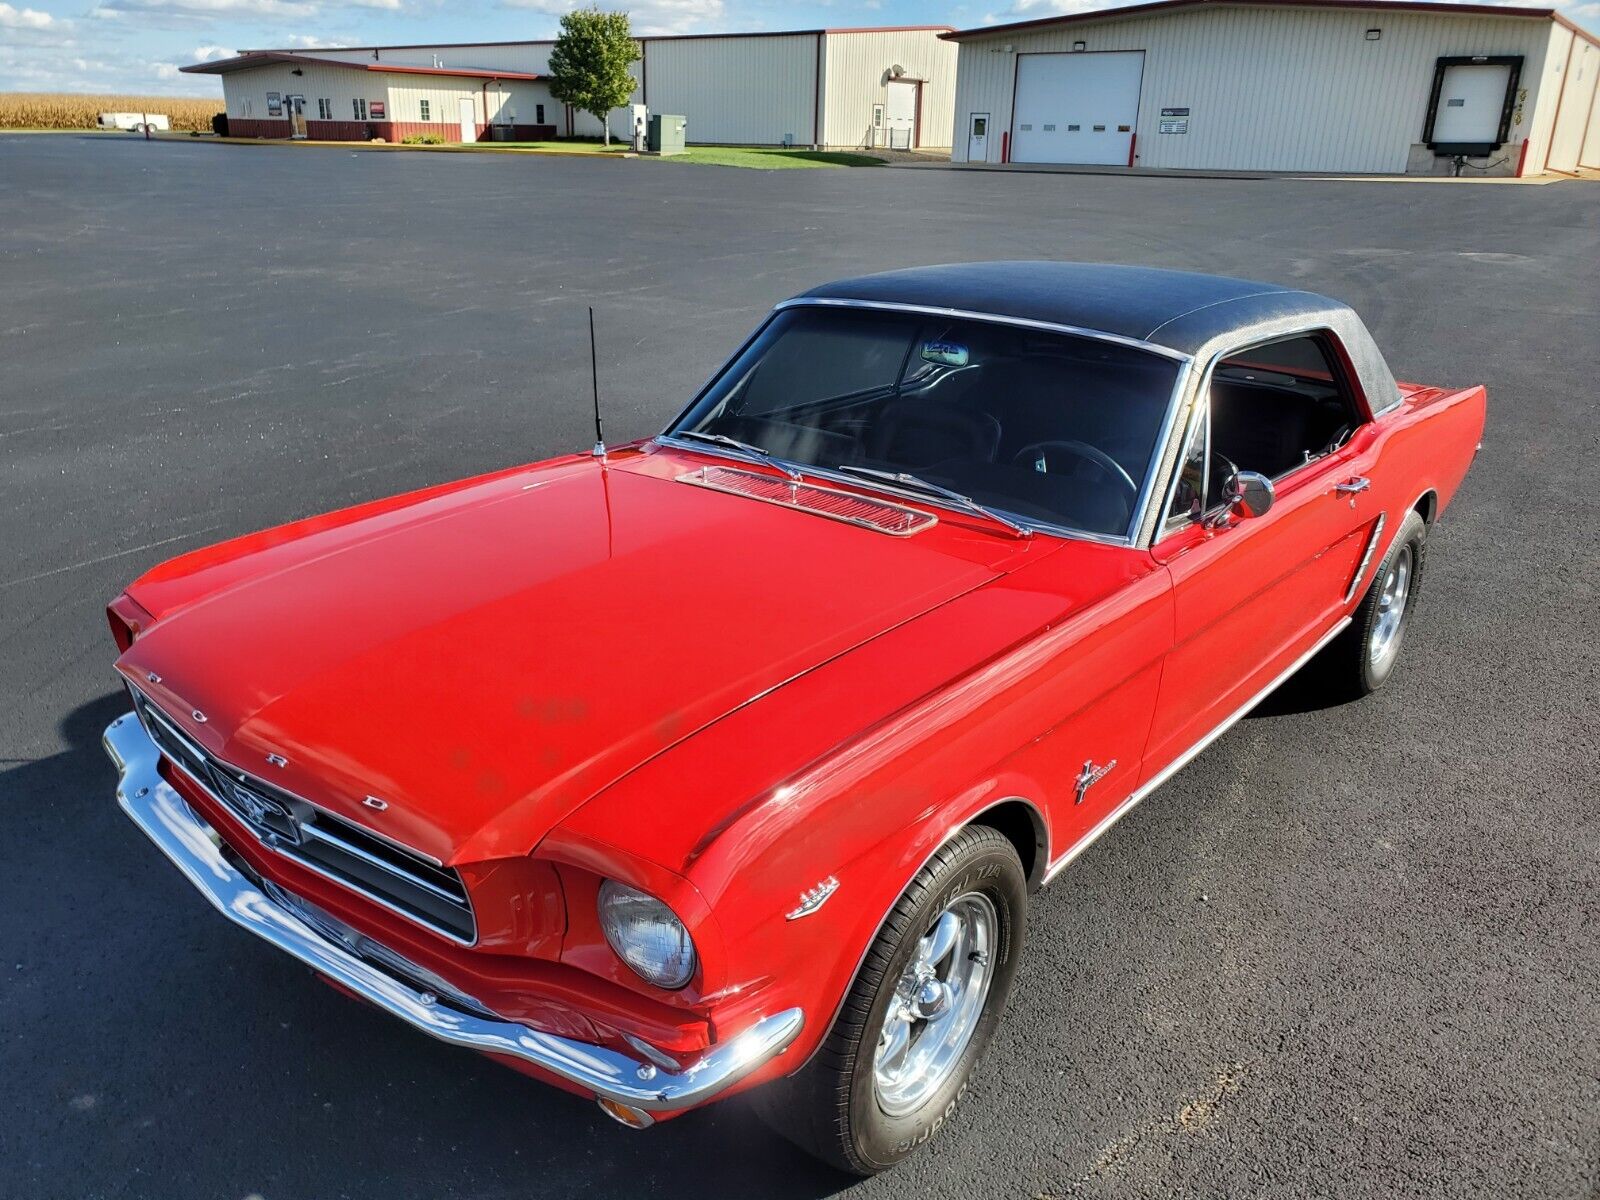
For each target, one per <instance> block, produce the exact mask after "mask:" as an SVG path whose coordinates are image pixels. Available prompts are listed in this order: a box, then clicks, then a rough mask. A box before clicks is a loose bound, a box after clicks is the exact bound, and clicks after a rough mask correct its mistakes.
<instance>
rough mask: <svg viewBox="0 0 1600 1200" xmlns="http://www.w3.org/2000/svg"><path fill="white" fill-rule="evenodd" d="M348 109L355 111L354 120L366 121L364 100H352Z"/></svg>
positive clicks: (365, 103)
mask: <svg viewBox="0 0 1600 1200" xmlns="http://www.w3.org/2000/svg"><path fill="white" fill-rule="evenodd" d="M350 107H351V108H352V109H354V110H355V114H356V120H358V121H365V120H366V119H367V102H366V101H365V100H352V101H350Z"/></svg>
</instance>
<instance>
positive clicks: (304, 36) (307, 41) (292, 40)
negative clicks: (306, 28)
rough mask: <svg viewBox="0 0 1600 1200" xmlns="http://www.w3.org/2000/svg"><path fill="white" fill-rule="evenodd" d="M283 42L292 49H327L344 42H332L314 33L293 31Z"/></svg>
mask: <svg viewBox="0 0 1600 1200" xmlns="http://www.w3.org/2000/svg"><path fill="white" fill-rule="evenodd" d="M283 44H284V45H285V46H287V47H289V48H290V49H291V50H327V49H330V48H332V47H334V46H338V45H341V44H342V43H340V42H330V41H328V40H327V39H326V38H320V37H318V36H317V35H316V34H314V33H291V34H290V35H289V36H288V37H286V38H284V39H283Z"/></svg>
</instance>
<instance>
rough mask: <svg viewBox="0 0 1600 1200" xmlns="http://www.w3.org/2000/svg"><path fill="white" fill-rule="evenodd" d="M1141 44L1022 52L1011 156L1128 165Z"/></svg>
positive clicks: (1136, 108) (1016, 159) (1140, 69)
mask: <svg viewBox="0 0 1600 1200" xmlns="http://www.w3.org/2000/svg"><path fill="white" fill-rule="evenodd" d="M1143 74H1144V52H1143V51H1142V50H1131V51H1118V52H1115V53H1099V54H1096V53H1076V54H1019V55H1017V96H1016V105H1015V110H1014V112H1013V113H1012V118H1011V161H1012V162H1019V163H1029V162H1032V163H1107V164H1115V165H1117V166H1124V167H1125V166H1127V165H1128V156H1129V154H1130V153H1131V152H1132V150H1133V127H1134V123H1135V121H1137V120H1138V117H1139V80H1140V77H1141V76H1142V75H1143Z"/></svg>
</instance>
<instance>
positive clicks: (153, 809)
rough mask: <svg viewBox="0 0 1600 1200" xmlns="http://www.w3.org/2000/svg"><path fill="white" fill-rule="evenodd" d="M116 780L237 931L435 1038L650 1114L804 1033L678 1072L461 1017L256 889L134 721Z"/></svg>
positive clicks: (728, 1082)
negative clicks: (160, 765) (164, 771)
mask: <svg viewBox="0 0 1600 1200" xmlns="http://www.w3.org/2000/svg"><path fill="white" fill-rule="evenodd" d="M104 744H105V749H106V753H107V754H109V755H110V756H111V761H112V762H113V763H115V764H116V767H117V771H118V774H119V775H120V777H121V778H120V779H119V781H118V784H117V802H118V803H119V804H120V805H121V806H122V809H123V811H124V812H126V813H127V814H128V816H129V817H130V818H131V819H132V820H133V822H134V824H135V825H137V826H138V827H139V828H140V830H142V831H143V832H144V834H145V835H146V836H147V837H149V838H150V840H151V841H153V842H154V843H155V844H156V847H157V848H158V849H159V850H160V851H161V852H162V853H163V854H165V855H166V856H167V857H168V858H169V859H171V860H172V862H173V864H174V865H175V866H176V867H177V868H178V870H179V871H181V872H182V873H183V875H184V877H185V878H186V879H188V881H189V882H190V883H191V884H193V885H194V887H195V889H196V890H197V891H199V892H200V894H201V895H202V896H204V897H205V898H206V900H207V901H208V902H209V903H210V904H211V905H212V907H214V908H216V909H217V911H218V912H220V913H222V915H223V916H225V917H227V918H228V919H229V920H230V921H232V922H233V923H234V924H236V925H240V926H242V927H243V928H245V929H247V930H249V931H250V932H251V933H253V934H255V935H256V936H257V937H260V938H262V939H263V940H265V941H267V942H270V943H271V944H272V945H274V946H276V947H277V948H278V949H280V950H282V951H284V952H285V953H286V954H288V955H290V956H291V957H293V958H297V959H299V960H300V961H301V962H303V963H305V964H306V965H307V966H308V967H310V968H311V969H312V970H314V971H317V972H318V973H320V974H322V975H325V976H327V977H328V978H329V979H331V980H333V981H334V982H335V983H338V984H340V985H341V986H343V987H345V988H348V989H349V990H350V991H352V992H354V993H355V994H356V995H358V996H360V997H361V998H362V999H364V1000H366V1001H368V1002H370V1003H371V1004H373V1005H375V1006H376V1007H378V1008H381V1009H383V1010H384V1011H385V1012H387V1013H390V1014H392V1015H393V1016H396V1017H399V1018H400V1019H401V1020H402V1021H404V1022H406V1023H407V1024H408V1025H411V1026H412V1027H414V1028H416V1029H419V1030H421V1031H422V1032H423V1033H426V1034H428V1035H429V1036H431V1037H435V1038H438V1039H439V1040H440V1041H443V1042H449V1043H451V1044H452V1045H457V1046H465V1047H467V1048H468V1049H472V1050H478V1051H482V1052H484V1053H491V1054H505V1055H510V1056H511V1057H512V1058H517V1059H521V1060H522V1061H523V1062H527V1063H531V1064H532V1065H534V1066H536V1067H538V1068H540V1069H541V1070H544V1071H548V1072H550V1073H551V1074H553V1075H556V1076H559V1077H560V1078H562V1079H565V1080H567V1081H568V1082H569V1083H573V1084H576V1085H577V1086H578V1087H580V1088H583V1089H585V1090H587V1091H590V1092H593V1093H594V1094H595V1096H597V1097H599V1098H601V1099H606V1100H612V1101H615V1102H616V1103H618V1104H626V1105H630V1106H632V1107H634V1108H638V1109H643V1110H644V1111H646V1112H671V1111H674V1110H677V1109H683V1108H690V1107H693V1106H695V1105H698V1104H702V1103H704V1102H705V1101H707V1100H709V1099H710V1098H711V1097H712V1096H715V1095H716V1094H717V1093H718V1092H721V1091H723V1090H724V1089H726V1088H728V1087H730V1086H732V1085H733V1084H734V1083H736V1082H738V1081H739V1080H740V1079H742V1078H744V1077H745V1076H746V1075H748V1074H750V1072H752V1071H754V1070H756V1069H757V1068H758V1067H760V1066H762V1065H763V1064H765V1063H767V1062H768V1061H770V1060H771V1059H772V1058H774V1057H775V1056H777V1055H778V1054H781V1053H782V1052H783V1051H784V1050H785V1049H787V1048H788V1046H789V1045H790V1044H791V1043H792V1042H793V1041H794V1039H795V1038H796V1037H797V1036H799V1033H800V1030H801V1028H802V1027H803V1025H804V1024H805V1020H804V1014H803V1013H802V1012H801V1010H800V1009H798V1008H790V1009H786V1010H784V1011H783V1012H778V1013H773V1014H772V1015H771V1016H767V1017H763V1018H761V1019H760V1020H758V1021H757V1022H755V1024H753V1025H751V1026H750V1027H749V1028H748V1029H746V1030H744V1032H742V1033H740V1034H738V1035H737V1036H735V1037H733V1038H731V1039H729V1040H728V1041H725V1042H722V1043H720V1044H719V1045H717V1046H715V1047H713V1048H712V1049H711V1050H709V1051H708V1052H707V1053H706V1054H705V1055H703V1056H702V1057H701V1058H700V1059H699V1060H697V1061H696V1062H695V1063H693V1064H692V1065H690V1066H688V1067H686V1068H684V1069H683V1070H681V1071H676V1072H668V1071H663V1070H661V1069H660V1068H659V1067H658V1066H657V1065H656V1064H655V1063H654V1062H648V1061H641V1060H640V1059H636V1058H631V1057H629V1056H627V1055H625V1054H619V1053H618V1052H616V1051H614V1050H611V1049H608V1048H607V1047H604V1046H598V1045H594V1044H592V1043H588V1042H579V1041H574V1040H573V1039H571V1038H564V1037H557V1036H556V1035H554V1034H549V1033H542V1032H540V1031H539V1030H536V1029H531V1028H529V1027H528V1026H526V1025H520V1024H517V1023H516V1022H514V1021H505V1020H499V1019H493V1020H491V1019H488V1018H485V1017H481V1016H477V1015H474V1014H472V1013H468V1012H464V1011H462V1010H461V1009H458V1008H454V1007H452V1006H450V1005H449V1004H447V1003H445V1002H443V1001H441V1000H440V999H439V997H438V996H436V995H434V994H433V993H431V992H425V991H420V990H418V989H416V988H414V987H412V986H410V985H409V984H407V983H404V982H402V981H400V980H399V979H396V978H395V977H394V976H392V975H390V974H388V973H387V972H385V971H383V970H381V969H380V968H378V967H377V966H375V965H374V964H372V963H370V962H367V961H366V960H364V959H362V958H359V957H357V956H356V955H354V954H352V953H351V952H350V951H348V950H346V949H345V948H344V947H342V946H340V945H338V944H336V943H334V942H333V941H331V940H329V939H328V938H326V937H324V936H323V935H322V934H321V933H319V932H318V931H317V930H316V929H314V928H312V927H311V926H310V925H309V924H308V923H307V922H306V921H304V920H303V919H301V917H299V916H298V915H297V914H295V913H294V912H293V911H291V910H290V909H289V908H287V907H285V906H283V905H282V904H279V903H278V902H277V901H275V900H274V899H272V898H271V897H270V896H269V895H267V894H266V892H265V891H263V890H262V889H261V888H258V887H256V885H255V884H254V883H252V882H251V881H250V879H249V878H248V877H247V876H246V875H245V874H244V873H243V872H241V871H239V870H238V869H237V868H235V867H234V866H233V865H232V864H231V863H230V862H229V861H228V860H227V858H226V857H225V856H224V855H223V853H222V851H221V849H220V848H219V847H218V846H217V844H216V843H215V842H214V841H213V840H212V837H213V835H212V831H211V828H210V826H208V825H207V824H206V823H205V822H204V821H203V820H201V819H200V817H199V816H197V815H196V814H195V812H194V810H193V809H191V808H190V807H189V806H188V804H186V803H185V802H184V800H183V797H182V796H180V795H179V794H178V793H177V792H176V791H174V790H173V788H172V787H171V786H170V785H169V784H168V783H166V781H165V780H163V779H162V778H161V776H160V775H159V774H157V772H156V763H157V761H158V759H159V758H160V751H159V750H158V749H157V747H156V744H155V743H154V742H152V741H151V740H150V737H149V735H148V734H147V733H145V731H144V728H143V727H142V726H141V725H140V724H139V722H138V720H137V719H136V718H135V717H134V715H133V714H132V713H127V714H125V715H124V716H121V717H118V718H117V719H116V720H115V721H113V722H112V723H111V725H110V727H109V728H107V729H106V732H105V738H104Z"/></svg>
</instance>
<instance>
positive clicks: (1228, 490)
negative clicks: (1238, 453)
mask: <svg viewBox="0 0 1600 1200" xmlns="http://www.w3.org/2000/svg"><path fill="white" fill-rule="evenodd" d="M1222 490H1223V495H1224V496H1225V497H1226V498H1227V501H1228V510H1229V511H1230V512H1235V513H1238V514H1239V516H1241V517H1261V516H1265V515H1266V513H1267V510H1268V509H1270V508H1271V507H1272V502H1273V501H1274V500H1275V499H1277V493H1276V492H1275V491H1274V490H1273V488H1272V480H1270V479H1268V478H1267V477H1266V476H1265V475H1262V474H1261V473H1260V472H1257V471H1235V472H1234V473H1233V477H1232V478H1231V479H1229V480H1228V482H1227V483H1225V484H1223V489H1222Z"/></svg>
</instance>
